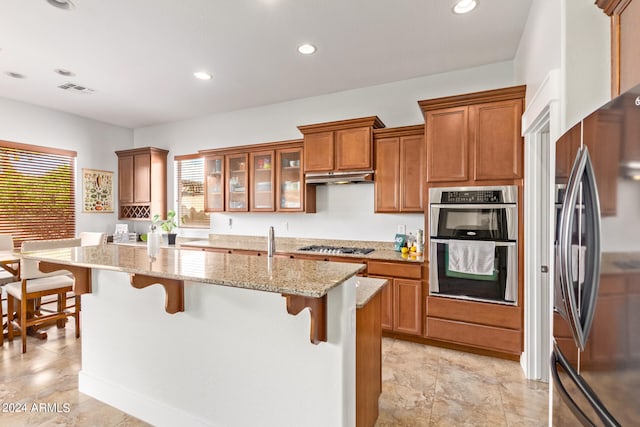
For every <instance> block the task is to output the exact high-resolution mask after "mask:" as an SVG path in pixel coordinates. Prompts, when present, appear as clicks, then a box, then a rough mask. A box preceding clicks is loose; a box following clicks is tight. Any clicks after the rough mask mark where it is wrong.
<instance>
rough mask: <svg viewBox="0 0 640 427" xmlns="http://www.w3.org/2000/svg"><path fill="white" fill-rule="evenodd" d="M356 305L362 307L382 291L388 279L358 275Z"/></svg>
mask: <svg viewBox="0 0 640 427" xmlns="http://www.w3.org/2000/svg"><path fill="white" fill-rule="evenodd" d="M356 280H357V281H356V307H357V308H362V307H364V306H365V305H367V303H368V302H369V301H370V300H371V298H373V297H374V296H375V295H376V294H377V293H378V292H380V291H382V288H383V287H384V285H386V284H387V282H389V281H388V280H387V279H374V278H373V277H358V278H357V279H356Z"/></svg>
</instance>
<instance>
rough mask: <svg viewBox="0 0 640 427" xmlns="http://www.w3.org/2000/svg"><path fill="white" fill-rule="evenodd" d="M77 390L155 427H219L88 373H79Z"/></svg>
mask: <svg viewBox="0 0 640 427" xmlns="http://www.w3.org/2000/svg"><path fill="white" fill-rule="evenodd" d="M78 390H79V391H80V392H81V393H84V394H86V395H88V396H91V397H93V398H95V399H98V400H99V401H101V402H104V403H106V404H107V405H110V406H113V407H114V408H117V409H119V410H121V411H123V412H126V413H127V414H129V415H131V416H134V417H136V418H139V419H141V420H142V421H145V422H147V423H150V424H152V425H154V426H158V427H162V426H168V427H172V426H177V425H185V426H198V427H200V426H203V427H205V426H206V427H216V425H215V424H211V423H208V422H206V421H204V420H202V419H201V418H198V417H195V416H193V415H192V414H189V413H188V412H185V411H183V410H180V409H177V408H174V407H172V406H169V405H167V404H165V403H162V402H159V401H157V400H154V399H150V398H148V397H147V396H144V395H142V394H140V393H138V392H135V391H133V390H129V389H127V388H124V387H121V386H119V385H117V384H114V383H112V382H110V381H107V380H105V379H104V378H99V377H96V376H94V375H91V374H90V373H87V372H85V371H80V372H79V374H78Z"/></svg>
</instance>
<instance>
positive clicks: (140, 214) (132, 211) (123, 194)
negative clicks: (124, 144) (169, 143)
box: [116, 147, 169, 220]
mask: <svg viewBox="0 0 640 427" xmlns="http://www.w3.org/2000/svg"><path fill="white" fill-rule="evenodd" d="M168 153H169V152H168V151H167V150H162V149H160V148H153V147H146V148H135V149H132V150H122V151H116V155H117V156H118V205H119V206H118V218H120V219H146V220H149V219H151V218H152V216H153V215H155V214H160V215H163V216H164V215H165V213H166V211H167V154H168Z"/></svg>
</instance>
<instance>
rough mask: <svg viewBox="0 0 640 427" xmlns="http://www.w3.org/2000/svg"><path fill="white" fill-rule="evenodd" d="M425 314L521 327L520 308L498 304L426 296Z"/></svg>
mask: <svg viewBox="0 0 640 427" xmlns="http://www.w3.org/2000/svg"><path fill="white" fill-rule="evenodd" d="M427 316H429V317H438V318H442V319H450V320H459V321H462V322H471V323H477V324H480V325H489V326H499V327H501V328H509V329H518V330H519V329H522V321H521V315H520V309H519V308H518V307H511V306H507V305H500V304H490V303H482V302H475V301H463V300H456V299H451V298H439V297H427Z"/></svg>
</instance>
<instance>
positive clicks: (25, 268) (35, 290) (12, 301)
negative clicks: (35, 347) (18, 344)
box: [5, 238, 81, 353]
mask: <svg viewBox="0 0 640 427" xmlns="http://www.w3.org/2000/svg"><path fill="white" fill-rule="evenodd" d="M80 243H81V239H80V238H74V239H56V240H34V241H27V242H23V243H22V249H21V252H23V253H25V252H32V251H38V250H47V249H59V248H66V247H75V246H80ZM20 276H21V280H20V281H18V282H13V283H9V284H8V285H6V286H5V288H6V290H7V339H8V341H13V335H14V327H16V326H17V327H19V329H20V336H21V338H22V352H23V353H25V352H26V351H27V330H28V328H31V327H37V326H39V325H42V324H44V323H50V322H53V321H56V323H57V325H58V328H63V327H64V326H65V322H66V320H67V318H68V317H75V326H76V338H78V337H80V308H81V307H80V297H79V296H76V297H75V305H74V306H73V310H72V311H68V310H67V293H68V292H71V291H73V284H74V278H73V276H71V275H70V274H69V272H68V271H66V270H61V271H55V272H53V273H42V272H41V271H40V270H39V269H38V261H36V260H31V259H25V258H22V259H21V261H20ZM48 295H57V297H58V298H57V309H56V310H55V311H53V312H51V313H48V314H42V313H41V312H40V313H36V312H35V309H34V304H35V301H36V300H37V299H38V298H42V297H44V296H48ZM16 303H18V304H16ZM29 309H31V310H29Z"/></svg>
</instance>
